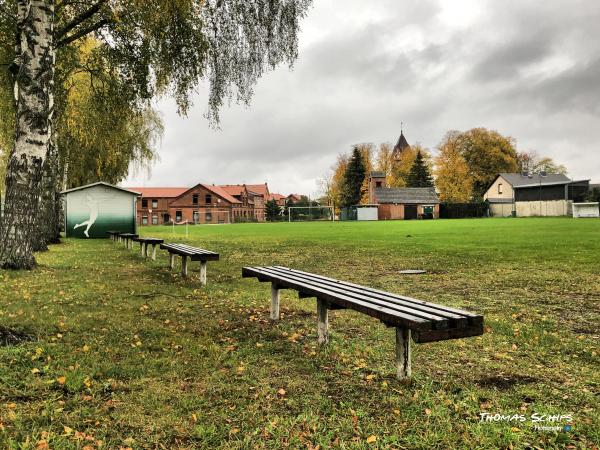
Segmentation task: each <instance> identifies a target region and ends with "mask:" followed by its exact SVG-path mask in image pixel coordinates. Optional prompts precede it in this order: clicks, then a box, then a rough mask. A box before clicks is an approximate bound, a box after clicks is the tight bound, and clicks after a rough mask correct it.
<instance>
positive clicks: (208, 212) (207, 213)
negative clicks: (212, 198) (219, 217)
mask: <svg viewBox="0 0 600 450" xmlns="http://www.w3.org/2000/svg"><path fill="white" fill-rule="evenodd" d="M208 222H212V212H211V211H210V210H209V211H206V223H208Z"/></svg>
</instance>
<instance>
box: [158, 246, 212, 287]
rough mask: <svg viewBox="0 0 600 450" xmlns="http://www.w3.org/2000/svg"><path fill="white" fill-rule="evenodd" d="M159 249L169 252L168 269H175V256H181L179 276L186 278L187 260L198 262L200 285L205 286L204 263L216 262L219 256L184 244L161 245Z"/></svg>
mask: <svg viewBox="0 0 600 450" xmlns="http://www.w3.org/2000/svg"><path fill="white" fill-rule="evenodd" d="M160 248H161V249H162V250H166V251H168V252H169V267H170V268H171V270H173V269H174V268H175V256H176V255H178V256H181V275H182V276H183V277H187V276H188V265H187V260H188V258H189V259H190V261H200V283H201V284H202V285H203V286H205V285H206V262H207V261H218V260H219V254H218V253H215V252H211V251H208V250H204V249H201V248H196V247H190V246H189V245H185V244H161V245H160Z"/></svg>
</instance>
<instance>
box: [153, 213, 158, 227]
mask: <svg viewBox="0 0 600 450" xmlns="http://www.w3.org/2000/svg"><path fill="white" fill-rule="evenodd" d="M152 225H158V214H152Z"/></svg>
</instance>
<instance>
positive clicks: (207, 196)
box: [204, 194, 212, 204]
mask: <svg viewBox="0 0 600 450" xmlns="http://www.w3.org/2000/svg"><path fill="white" fill-rule="evenodd" d="M204 203H206V204H210V203H212V195H210V194H206V196H205V197H204Z"/></svg>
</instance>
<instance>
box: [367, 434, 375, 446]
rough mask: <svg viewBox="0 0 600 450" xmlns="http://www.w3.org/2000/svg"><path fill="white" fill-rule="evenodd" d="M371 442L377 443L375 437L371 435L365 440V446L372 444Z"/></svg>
mask: <svg viewBox="0 0 600 450" xmlns="http://www.w3.org/2000/svg"><path fill="white" fill-rule="evenodd" d="M373 442H377V436H375V435H371V436H369V437H368V438H367V444H372V443H373Z"/></svg>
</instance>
